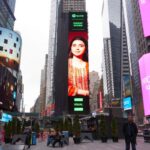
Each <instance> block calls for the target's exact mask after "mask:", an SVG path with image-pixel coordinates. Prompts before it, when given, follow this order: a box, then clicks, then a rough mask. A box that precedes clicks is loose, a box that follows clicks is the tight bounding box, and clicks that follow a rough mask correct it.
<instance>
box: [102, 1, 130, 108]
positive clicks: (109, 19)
mask: <svg viewBox="0 0 150 150" xmlns="http://www.w3.org/2000/svg"><path fill="white" fill-rule="evenodd" d="M114 16H115V17H114ZM102 18H103V26H104V30H103V31H104V32H103V42H104V50H103V87H104V98H105V106H106V107H111V102H112V99H113V98H119V99H120V100H121V99H122V97H123V92H122V91H123V85H122V84H123V82H122V81H123V77H124V75H128V76H129V78H131V77H130V65H129V56H128V44H127V38H126V28H125V22H124V13H123V9H122V0H104V1H103V7H102Z"/></svg>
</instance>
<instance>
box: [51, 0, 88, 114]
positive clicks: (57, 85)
mask: <svg viewBox="0 0 150 150" xmlns="http://www.w3.org/2000/svg"><path fill="white" fill-rule="evenodd" d="M85 6H86V5H85V0H75V1H74V0H61V1H60V2H59V5H58V16H57V17H58V18H57V19H58V20H57V23H58V24H57V49H56V55H55V63H54V100H55V115H63V114H67V113H68V80H67V79H68V32H69V25H68V21H69V20H68V19H69V12H83V11H85Z"/></svg>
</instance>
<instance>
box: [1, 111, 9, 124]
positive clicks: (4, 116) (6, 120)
mask: <svg viewBox="0 0 150 150" xmlns="http://www.w3.org/2000/svg"><path fill="white" fill-rule="evenodd" d="M0 121H2V122H9V121H12V116H11V115H9V114H6V113H2V118H1V119H0Z"/></svg>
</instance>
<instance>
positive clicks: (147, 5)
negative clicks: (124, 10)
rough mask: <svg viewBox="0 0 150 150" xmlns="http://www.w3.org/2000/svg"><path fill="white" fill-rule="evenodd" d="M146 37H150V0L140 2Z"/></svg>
mask: <svg viewBox="0 0 150 150" xmlns="http://www.w3.org/2000/svg"><path fill="white" fill-rule="evenodd" d="M139 7H140V12H141V19H142V25H143V31H144V36H145V37H147V36H150V17H149V14H150V11H149V10H150V0H139Z"/></svg>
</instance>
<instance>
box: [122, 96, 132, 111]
mask: <svg viewBox="0 0 150 150" xmlns="http://www.w3.org/2000/svg"><path fill="white" fill-rule="evenodd" d="M123 109H124V110H131V109H132V102H131V97H125V98H123Z"/></svg>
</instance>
